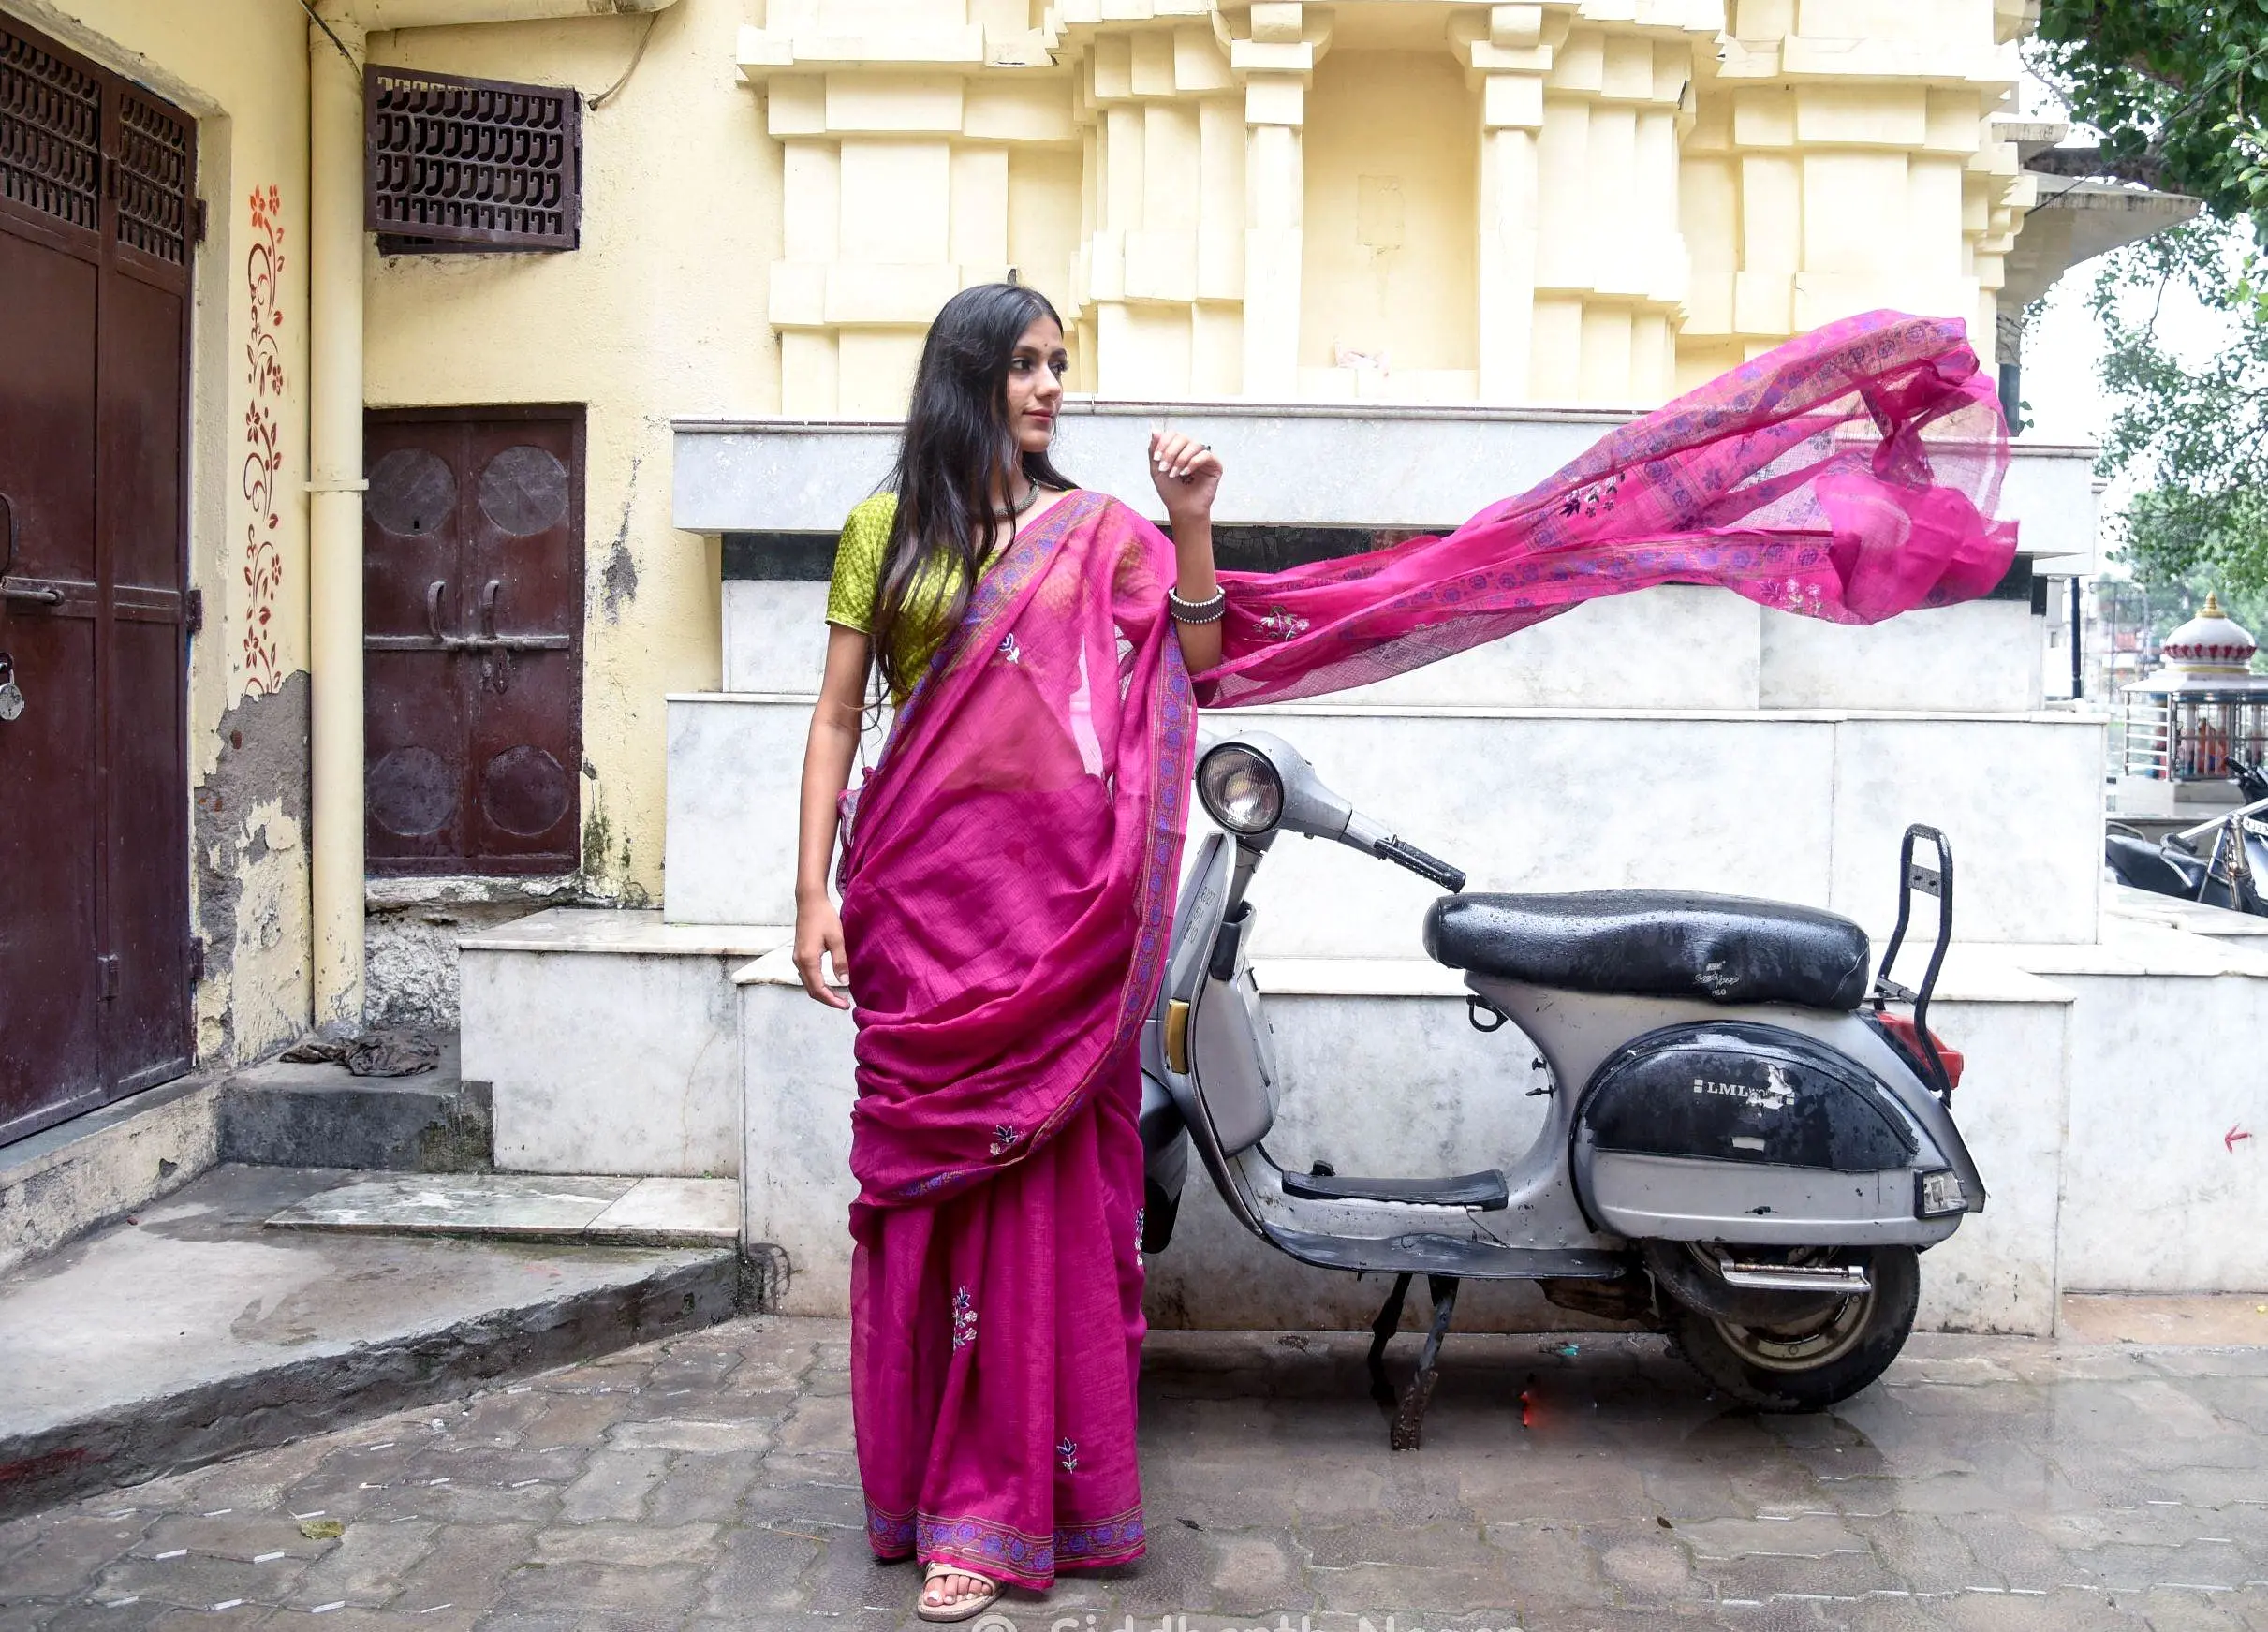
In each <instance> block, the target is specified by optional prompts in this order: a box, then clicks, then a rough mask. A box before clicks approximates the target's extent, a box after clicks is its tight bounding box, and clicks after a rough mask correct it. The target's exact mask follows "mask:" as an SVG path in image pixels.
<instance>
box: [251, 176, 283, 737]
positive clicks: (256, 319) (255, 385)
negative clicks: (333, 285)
mask: <svg viewBox="0 0 2268 1632" xmlns="http://www.w3.org/2000/svg"><path fill="white" fill-rule="evenodd" d="M283 210H284V201H283V195H282V192H281V190H280V189H278V188H276V187H274V186H268V187H255V188H253V189H252V247H251V248H250V249H248V250H246V251H245V252H244V283H245V285H246V287H248V288H249V289H250V291H251V295H252V328H251V334H250V337H249V338H248V339H247V340H246V341H245V342H244V362H245V366H246V369H247V374H246V378H245V383H246V384H247V385H248V386H250V387H251V389H252V396H251V400H250V401H249V402H248V403H246V404H245V406H244V467H243V489H244V497H245V498H246V499H248V500H250V501H251V504H252V518H251V520H250V521H249V522H246V523H245V526H244V588H245V589H246V591H247V592H248V594H247V595H246V598H245V606H244V649H243V657H244V691H245V693H246V695H248V696H251V697H260V696H264V695H265V694H267V693H269V692H272V691H273V690H275V689H276V687H277V686H278V685H280V684H283V669H282V664H281V662H280V660H279V659H278V657H277V654H276V644H275V608H276V598H277V595H278V594H279V592H280V591H281V590H282V588H283V581H284V557H283V552H282V551H279V550H278V549H277V548H276V528H277V525H278V522H279V520H280V518H279V517H278V515H277V513H276V480H277V478H278V476H279V474H280V473H281V471H282V469H283V464H284V451H283V397H284V347H283V331H284V308H283V282H284V218H283Z"/></svg>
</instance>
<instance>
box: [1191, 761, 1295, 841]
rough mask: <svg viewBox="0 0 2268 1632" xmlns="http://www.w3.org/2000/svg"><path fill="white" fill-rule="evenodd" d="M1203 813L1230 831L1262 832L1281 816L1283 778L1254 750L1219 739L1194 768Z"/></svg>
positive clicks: (1272, 825)
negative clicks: (1217, 745)
mask: <svg viewBox="0 0 2268 1632" xmlns="http://www.w3.org/2000/svg"><path fill="white" fill-rule="evenodd" d="M1197 797H1198V798H1199V799H1200V800H1202V801H1204V805H1205V814H1206V815H1208V816H1211V817H1212V818H1213V819H1214V820H1215V821H1216V822H1218V823H1220V825H1221V826H1222V827H1224V828H1227V829H1228V830H1229V831H1230V832H1232V833H1246V834H1251V833H1264V832H1266V831H1268V830H1269V829H1270V828H1273V827H1274V826H1275V824H1276V823H1277V822H1279V821H1281V820H1282V819H1283V816H1284V779H1283V777H1282V776H1280V775H1278V774H1277V773H1276V769H1275V767H1274V765H1272V764H1270V763H1269V761H1268V757H1267V756H1266V755H1265V754H1262V753H1260V752H1259V750H1258V749H1255V748H1248V747H1246V746H1245V745H1244V743H1242V742H1223V743H1222V744H1221V745H1220V746H1219V747H1217V748H1215V749H1214V750H1213V751H1212V752H1211V753H1210V754H1207V755H1206V756H1205V757H1204V759H1203V760H1202V761H1201V762H1200V764H1199V765H1198V768H1197Z"/></svg>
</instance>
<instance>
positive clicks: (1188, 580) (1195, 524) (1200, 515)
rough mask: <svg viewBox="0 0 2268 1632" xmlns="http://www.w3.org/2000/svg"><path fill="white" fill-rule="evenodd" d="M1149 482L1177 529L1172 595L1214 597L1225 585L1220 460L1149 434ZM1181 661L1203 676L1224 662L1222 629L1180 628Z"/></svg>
mask: <svg viewBox="0 0 2268 1632" xmlns="http://www.w3.org/2000/svg"><path fill="white" fill-rule="evenodd" d="M1150 479H1151V481H1152V483H1153V484H1154V485H1155V486H1156V489H1157V496H1158V497H1159V498H1160V499H1161V500H1163V501H1164V503H1165V507H1166V519H1167V520H1168V521H1169V522H1171V523H1172V525H1173V566H1174V581H1173V593H1174V594H1175V595H1179V596H1181V598H1182V599H1183V600H1186V601H1196V602H1203V601H1208V600H1211V599H1212V598H1213V594H1214V591H1215V590H1216V589H1218V588H1219V587H1220V581H1219V580H1218V579H1216V578H1215V577H1214V575H1213V499H1214V495H1215V493H1218V492H1219V491H1220V483H1221V462H1220V456H1219V455H1218V454H1216V453H1215V452H1214V451H1213V449H1212V448H1208V447H1206V446H1205V445H1204V444H1203V443H1201V442H1200V441H1198V440H1197V438H1196V437H1194V436H1185V435H1183V434H1181V433H1180V432H1178V431H1153V432H1151V433H1150ZM1173 632H1174V633H1175V634H1176V635H1177V636H1179V637H1180V638H1181V658H1182V663H1183V665H1184V666H1185V667H1186V669H1188V670H1189V672H1190V673H1191V674H1202V673H1203V672H1204V671H1205V670H1206V669H1211V668H1212V667H1214V665H1215V664H1217V663H1218V662H1219V661H1220V660H1221V626H1220V622H1219V620H1218V619H1215V620H1214V621H1213V622H1212V623H1209V624H1184V623H1178V622H1177V623H1176V624H1175V625H1173Z"/></svg>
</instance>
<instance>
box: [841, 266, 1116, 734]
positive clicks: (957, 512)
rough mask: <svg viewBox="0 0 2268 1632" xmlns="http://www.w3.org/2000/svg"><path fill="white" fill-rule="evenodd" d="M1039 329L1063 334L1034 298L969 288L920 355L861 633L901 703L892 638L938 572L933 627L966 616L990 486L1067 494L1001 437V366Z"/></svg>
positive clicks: (1051, 470) (897, 651) (908, 683)
mask: <svg viewBox="0 0 2268 1632" xmlns="http://www.w3.org/2000/svg"><path fill="white" fill-rule="evenodd" d="M1042 317H1046V318H1050V319H1052V320H1053V322H1054V324H1055V326H1056V327H1057V328H1058V329H1060V328H1062V327H1063V319H1062V318H1061V317H1059V316H1056V314H1055V308H1054V307H1053V305H1051V304H1050V303H1049V301H1048V298H1047V297H1046V296H1045V295H1043V294H1041V293H1040V292H1039V291H1038V289H1031V288H1026V287H1024V286H1023V285H1022V284H979V285H978V286H977V287H974V288H968V289H963V290H962V291H961V292H960V293H959V294H957V295H955V296H954V297H953V298H952V299H951V300H950V301H946V302H945V306H944V309H943V310H941V311H940V312H938V314H937V316H936V320H935V322H933V323H932V324H931V325H930V326H929V338H928V339H927V340H925V341H923V342H922V344H921V361H920V366H919V367H918V368H917V369H916V370H915V371H914V389H913V402H912V404H911V406H910V407H908V409H907V410H906V433H905V435H904V436H903V438H901V440H900V441H899V443H898V463H897V465H896V467H895V468H894V469H893V470H892V471H891V475H890V480H889V482H888V483H887V484H886V485H887V486H888V487H889V488H890V489H891V490H893V491H895V493H897V495H898V512H897V516H896V518H895V519H894V520H893V521H892V522H891V529H890V544H889V547H888V549H887V550H886V551H884V552H883V556H882V581H881V584H880V586H879V587H878V589H877V590H876V595H875V608H874V616H873V618H872V620H871V623H872V629H871V631H870V634H871V637H872V640H873V644H874V654H875V662H876V665H877V667H878V668H879V669H880V670H881V675H882V679H883V680H884V681H885V682H886V683H887V684H889V685H890V687H891V689H892V690H893V691H897V692H900V693H903V692H905V691H907V690H909V689H911V687H912V685H913V683H914V681H915V680H917V679H919V678H920V677H919V676H918V675H915V674H912V673H908V672H906V669H907V666H908V664H909V662H910V660H911V659H910V654H907V653H906V651H904V650H903V647H904V646H905V645H906V641H904V640H902V639H901V638H900V636H901V632H902V631H903V630H904V629H905V627H906V618H907V611H908V607H907V601H908V599H909V598H910V596H911V595H912V593H913V589H914V585H915V584H916V582H917V581H920V578H921V576H922V574H923V572H924V571H925V570H928V571H935V569H936V567H942V568H943V569H944V571H945V573H946V575H947V576H946V581H945V597H944V603H943V605H942V606H941V607H938V608H935V612H937V613H938V614H941V617H942V625H941V626H942V627H945V628H948V629H950V628H953V627H955V626H957V625H959V624H960V622H961V617H962V614H963V613H964V612H965V611H966V610H968V597H969V594H970V592H971V591H972V590H973V589H975V587H976V583H977V574H978V572H979V569H980V568H981V567H982V566H983V560H982V555H981V553H980V552H981V551H984V550H986V549H987V548H988V547H989V546H990V544H991V541H992V537H993V504H994V499H993V494H994V489H995V486H997V488H998V489H999V490H1000V491H1003V492H1006V493H1013V492H1014V491H1015V488H1016V483H1015V482H1014V480H1013V479H1012V478H1013V476H1014V473H1015V472H1017V471H1018V470H1021V471H1022V472H1023V473H1024V476H1025V477H1026V478H1029V479H1031V480H1032V481H1034V482H1037V483H1038V484H1039V485H1040V486H1042V487H1050V488H1070V487H1072V486H1074V485H1076V484H1075V483H1073V482H1072V481H1071V479H1070V478H1068V477H1067V476H1065V475H1064V474H1063V473H1062V472H1061V471H1059V470H1057V469H1056V468H1055V467H1054V465H1053V463H1050V462H1049V460H1048V456H1047V455H1046V454H1045V453H1044V452H1041V453H1026V452H1024V451H1023V450H1022V449H1021V448H1018V447H1017V445H1016V438H1015V435H1014V434H1013V433H1012V432H1011V431H1010V430H1009V420H1008V371H1009V362H1010V360H1012V359H1013V357H1014V354H1015V349H1016V342H1017V341H1018V340H1019V339H1020V338H1022V337H1023V334H1024V331H1025V330H1026V329H1029V328H1030V327H1031V326H1032V325H1033V324H1034V323H1036V322H1038V320H1039V319H1040V318H1042ZM1042 366H1045V364H1044V362H1043V363H1042ZM932 563H935V566H932V565H931V564H932ZM925 598H926V597H925ZM923 610H925V611H926V610H931V609H923ZM923 621H924V622H926V621H927V619H926V618H924V620H923Z"/></svg>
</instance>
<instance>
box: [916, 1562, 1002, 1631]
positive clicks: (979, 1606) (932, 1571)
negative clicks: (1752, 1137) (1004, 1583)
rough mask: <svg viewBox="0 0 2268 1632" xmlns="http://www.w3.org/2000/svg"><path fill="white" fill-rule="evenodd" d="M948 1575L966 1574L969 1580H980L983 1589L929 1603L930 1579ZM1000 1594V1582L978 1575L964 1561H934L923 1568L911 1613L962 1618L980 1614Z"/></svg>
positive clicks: (933, 1617) (937, 1618)
mask: <svg viewBox="0 0 2268 1632" xmlns="http://www.w3.org/2000/svg"><path fill="white" fill-rule="evenodd" d="M948 1575H958V1576H966V1577H967V1578H968V1579H969V1580H971V1581H982V1582H983V1583H984V1589H983V1590H982V1591H981V1592H975V1593H965V1594H963V1595H961V1596H959V1597H957V1598H949V1599H948V1600H946V1601H945V1602H944V1603H942V1604H933V1603H931V1602H930V1601H929V1583H930V1582H931V1581H935V1580H936V1579H937V1578H938V1577H939V1576H948ZM999 1598H1000V1583H999V1582H997V1581H994V1580H993V1578H992V1577H990V1576H987V1575H979V1574H978V1573H977V1572H976V1571H975V1570H973V1569H970V1568H969V1567H968V1566H966V1565H960V1564H941V1563H935V1562H933V1563H931V1564H928V1565H926V1566H923V1568H922V1573H921V1595H920V1597H918V1598H916V1599H915V1600H914V1613H915V1614H916V1615H918V1616H920V1618H921V1619H922V1620H924V1621H965V1620H967V1619H968V1618H969V1617H970V1616H972V1615H981V1614H983V1613H984V1611H985V1610H989V1609H991V1608H992V1607H993V1605H994V1604H995V1603H997V1602H998V1601H999Z"/></svg>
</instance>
